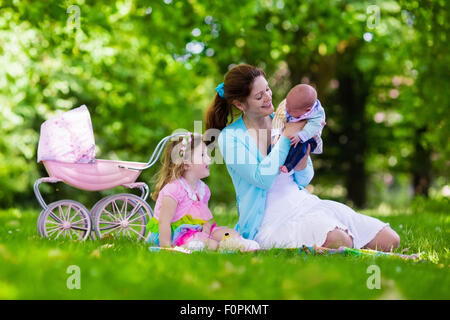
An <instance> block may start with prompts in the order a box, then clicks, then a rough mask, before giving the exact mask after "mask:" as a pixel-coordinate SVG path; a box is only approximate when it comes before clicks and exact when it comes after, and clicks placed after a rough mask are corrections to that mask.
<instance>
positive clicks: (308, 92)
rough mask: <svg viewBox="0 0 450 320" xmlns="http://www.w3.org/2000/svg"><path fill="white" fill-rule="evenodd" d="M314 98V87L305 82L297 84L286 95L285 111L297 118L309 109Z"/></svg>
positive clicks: (315, 95)
mask: <svg viewBox="0 0 450 320" xmlns="http://www.w3.org/2000/svg"><path fill="white" fill-rule="evenodd" d="M316 100H317V92H316V89H314V88H313V87H311V86H310V85H307V84H298V85H296V86H295V87H293V88H292V89H291V90H290V91H289V93H288V94H287V96H286V111H287V112H288V113H289V114H290V115H291V116H293V117H295V118H298V117H300V116H302V115H304V114H305V113H306V112H308V111H310V110H311V109H312V107H314V104H315V103H316Z"/></svg>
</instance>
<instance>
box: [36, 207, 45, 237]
mask: <svg viewBox="0 0 450 320" xmlns="http://www.w3.org/2000/svg"><path fill="white" fill-rule="evenodd" d="M44 211H45V210H42V211H41V213H39V217H38V220H37V232H38V234H39V235H40V236H41V237H43V236H44V235H43V234H42V231H41V225H42V222H41V221H42V217H43V216H44V215H43V213H44Z"/></svg>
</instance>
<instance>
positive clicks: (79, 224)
mask: <svg viewBox="0 0 450 320" xmlns="http://www.w3.org/2000/svg"><path fill="white" fill-rule="evenodd" d="M38 221H39V222H38V231H40V232H39V233H40V234H41V236H43V237H45V238H49V239H54V240H56V239H61V238H65V239H71V240H81V241H84V240H86V239H87V238H88V237H89V234H90V232H91V218H90V216H89V211H88V210H87V209H86V207H85V206H83V205H82V204H81V203H79V202H77V201H73V200H60V201H56V202H53V203H50V204H49V205H48V207H47V209H45V210H44V211H43V212H42V213H41V214H40V216H39V220H38Z"/></svg>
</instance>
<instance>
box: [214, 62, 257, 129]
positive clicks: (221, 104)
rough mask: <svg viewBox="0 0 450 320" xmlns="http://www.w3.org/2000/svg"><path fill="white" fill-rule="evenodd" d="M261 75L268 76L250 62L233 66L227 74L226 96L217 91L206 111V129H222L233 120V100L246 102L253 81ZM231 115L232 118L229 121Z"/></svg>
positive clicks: (225, 82)
mask: <svg viewBox="0 0 450 320" xmlns="http://www.w3.org/2000/svg"><path fill="white" fill-rule="evenodd" d="M259 76H263V77H264V78H266V74H265V73H264V71H262V70H261V69H259V68H257V67H254V66H252V65H249V64H238V65H236V66H234V67H233V68H231V69H230V70H229V71H228V72H227V74H226V75H225V80H224V98H222V97H220V96H219V94H218V93H216V96H215V97H214V101H213V102H212V103H211V105H210V106H209V108H208V110H207V111H206V116H205V129H206V130H208V129H211V128H214V129H219V130H222V129H223V128H225V127H226V126H227V125H228V124H229V123H231V122H233V121H234V116H235V115H236V114H233V111H234V110H233V103H232V102H233V101H234V100H238V101H241V102H244V100H245V99H246V98H247V97H248V96H249V95H250V92H251V91H252V85H253V81H254V80H255V78H257V77H259ZM230 115H231V119H230V121H228V116H230Z"/></svg>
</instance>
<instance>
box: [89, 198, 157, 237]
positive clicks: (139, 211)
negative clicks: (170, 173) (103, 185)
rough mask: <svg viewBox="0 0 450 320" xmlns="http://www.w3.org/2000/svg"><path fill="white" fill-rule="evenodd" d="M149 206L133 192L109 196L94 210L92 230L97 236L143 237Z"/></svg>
mask: <svg viewBox="0 0 450 320" xmlns="http://www.w3.org/2000/svg"><path fill="white" fill-rule="evenodd" d="M151 216H152V209H151V208H150V206H149V205H148V204H147V202H145V201H144V200H142V199H141V198H139V197H138V196H136V195H134V194H129V193H121V194H117V195H114V196H111V197H109V198H108V199H106V200H105V201H104V202H102V204H101V205H99V206H98V207H97V208H96V210H95V216H94V230H95V233H96V235H97V236H98V238H100V239H101V238H105V237H114V238H128V239H132V240H141V239H145V230H146V225H147V221H148V220H147V217H151Z"/></svg>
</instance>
